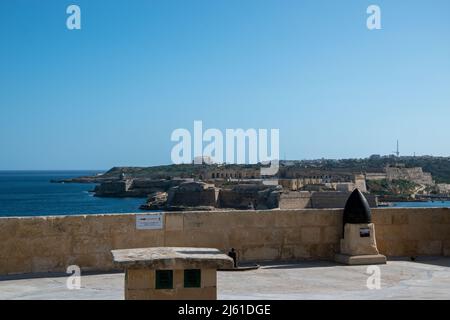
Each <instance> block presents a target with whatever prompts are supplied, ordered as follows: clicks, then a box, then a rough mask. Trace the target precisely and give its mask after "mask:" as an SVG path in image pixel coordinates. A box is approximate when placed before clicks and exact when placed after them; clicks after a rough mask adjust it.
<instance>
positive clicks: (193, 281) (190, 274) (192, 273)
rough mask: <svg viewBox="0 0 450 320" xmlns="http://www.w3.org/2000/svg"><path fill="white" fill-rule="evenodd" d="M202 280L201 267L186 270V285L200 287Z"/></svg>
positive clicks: (187, 286)
mask: <svg viewBox="0 0 450 320" xmlns="http://www.w3.org/2000/svg"><path fill="white" fill-rule="evenodd" d="M201 282H202V273H201V270H200V269H186V270H184V287H185V288H200V286H201Z"/></svg>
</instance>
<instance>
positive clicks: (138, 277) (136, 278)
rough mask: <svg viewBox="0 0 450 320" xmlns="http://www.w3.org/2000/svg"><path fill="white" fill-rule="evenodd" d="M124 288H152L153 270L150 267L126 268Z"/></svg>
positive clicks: (153, 285)
mask: <svg viewBox="0 0 450 320" xmlns="http://www.w3.org/2000/svg"><path fill="white" fill-rule="evenodd" d="M125 277H126V280H125V281H126V285H125V286H126V288H127V289H128V290H140V289H154V288H155V270H151V269H127V270H126V276H125Z"/></svg>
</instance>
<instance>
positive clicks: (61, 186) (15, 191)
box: [0, 171, 145, 217]
mask: <svg viewBox="0 0 450 320" xmlns="http://www.w3.org/2000/svg"><path fill="white" fill-rule="evenodd" d="M101 172H102V171H0V216H3V217H4V216H37V215H75V214H94V213H133V212H141V211H140V210H139V206H140V205H141V204H143V203H144V202H145V199H142V198H98V197H94V196H93V194H92V193H90V192H89V191H91V190H93V189H94V187H95V184H82V183H51V182H50V180H52V179H56V180H60V179H67V178H74V177H79V176H85V175H95V174H97V173H101Z"/></svg>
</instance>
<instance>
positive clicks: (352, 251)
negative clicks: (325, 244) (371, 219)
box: [335, 223, 386, 265]
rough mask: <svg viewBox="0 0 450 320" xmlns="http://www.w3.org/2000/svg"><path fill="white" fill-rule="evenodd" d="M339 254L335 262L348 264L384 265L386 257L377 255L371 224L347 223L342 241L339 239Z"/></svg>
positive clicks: (372, 225)
mask: <svg viewBox="0 0 450 320" xmlns="http://www.w3.org/2000/svg"><path fill="white" fill-rule="evenodd" d="M340 244H341V252H340V254H336V256H335V261H337V262H340V263H344V264H350V265H358V264H384V263H386V257H385V256H384V255H381V254H379V252H378V249H377V242H376V239H375V225H374V224H373V223H355V224H353V223H347V224H345V227H344V239H341V243H340Z"/></svg>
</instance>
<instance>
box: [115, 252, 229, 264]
mask: <svg viewBox="0 0 450 320" xmlns="http://www.w3.org/2000/svg"><path fill="white" fill-rule="evenodd" d="M112 254H113V257H114V263H116V264H117V265H119V266H121V267H126V268H133V267H139V268H142V267H147V268H151V269H196V268H211V269H227V268H232V267H233V259H231V258H230V257H228V256H227V255H225V254H223V253H221V252H220V251H219V250H217V249H212V248H186V247H157V248H142V249H123V250H112Z"/></svg>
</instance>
